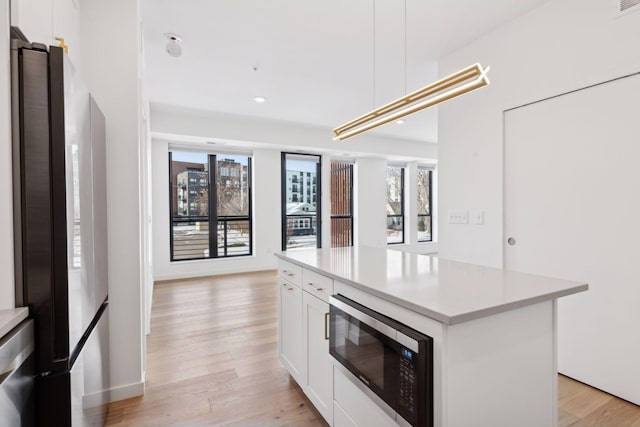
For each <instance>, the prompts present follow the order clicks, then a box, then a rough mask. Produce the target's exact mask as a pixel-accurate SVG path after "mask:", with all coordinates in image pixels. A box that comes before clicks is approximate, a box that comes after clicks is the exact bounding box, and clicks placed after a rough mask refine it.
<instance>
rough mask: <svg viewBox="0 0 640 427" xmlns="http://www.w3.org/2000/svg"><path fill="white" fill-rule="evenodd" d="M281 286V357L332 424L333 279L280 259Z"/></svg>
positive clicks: (279, 346)
mask: <svg viewBox="0 0 640 427" xmlns="http://www.w3.org/2000/svg"><path fill="white" fill-rule="evenodd" d="M278 286H279V299H278V301H279V305H278V310H279V316H278V335H279V336H278V350H279V353H280V361H281V362H282V364H283V365H284V366H285V367H286V368H287V370H288V371H289V373H290V374H291V376H292V377H293V378H294V379H295V380H296V382H297V383H298V384H299V385H300V387H301V388H302V390H303V391H304V393H305V394H306V395H307V397H308V398H309V400H310V401H311V403H313V405H314V406H315V407H316V409H317V410H318V412H320V414H322V416H323V417H324V419H325V420H327V422H328V423H329V424H330V425H333V365H332V364H331V361H330V359H329V303H328V301H329V295H331V293H332V292H333V280H332V279H330V278H328V277H326V276H322V275H320V274H317V273H314V272H313V271H309V270H306V269H303V268H302V267H299V266H297V265H295V264H291V263H288V262H286V261H280V262H279V263H278Z"/></svg>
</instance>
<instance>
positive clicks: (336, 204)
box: [331, 162, 353, 248]
mask: <svg viewBox="0 0 640 427" xmlns="http://www.w3.org/2000/svg"><path fill="white" fill-rule="evenodd" d="M352 193H353V165H352V164H350V163H342V162H331V247H332V248H337V247H342V246H353V200H352V199H353V194H352Z"/></svg>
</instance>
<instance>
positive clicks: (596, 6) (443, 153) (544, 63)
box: [438, 0, 640, 266]
mask: <svg viewBox="0 0 640 427" xmlns="http://www.w3.org/2000/svg"><path fill="white" fill-rule="evenodd" d="M638 41H640V12H633V13H629V14H627V15H625V16H623V17H620V18H617V19H615V18H614V17H613V7H612V2H610V1H608V0H606V1H604V0H603V1H596V0H588V1H584V0H552V1H549V2H548V3H545V4H543V5H542V6H540V7H539V8H537V9H534V10H533V11H531V12H530V13H528V14H526V15H524V16H522V17H520V18H519V19H517V20H515V21H513V22H510V23H508V24H507V25H505V26H503V27H501V28H500V29H498V30H496V31H494V32H492V33H490V34H488V35H486V36H485V37H482V38H480V39H478V40H476V41H475V42H473V43H471V44H470V45H468V46H466V47H464V48H462V49H460V50H458V51H457V52H454V53H453V54H451V55H449V56H447V57H445V58H443V59H442V60H441V62H440V67H439V69H440V73H441V75H448V74H450V73H451V72H453V71H455V70H458V69H460V68H462V67H464V66H467V65H469V64H471V63H474V62H480V63H482V65H485V66H486V65H490V66H491V71H490V73H489V79H490V80H491V85H490V86H488V87H486V88H483V89H481V90H479V91H476V92H473V93H471V94H468V95H465V96H463V97H461V98H458V99H454V100H452V101H449V102H448V103H445V104H444V105H442V106H440V107H439V119H438V128H439V144H438V164H439V166H438V169H439V180H440V194H439V203H440V212H441V214H440V219H439V223H438V225H439V233H440V238H439V251H440V254H441V255H442V256H443V257H446V258H450V259H456V260H462V261H468V262H474V263H479V264H486V265H492V266H501V265H502V209H503V199H502V188H503V187H502V185H503V175H502V168H503V154H502V149H503V135H502V130H503V127H502V126H503V118H502V112H503V111H504V110H505V109H508V108H511V107H515V106H518V105H522V104H524V103H527V102H530V101H534V100H538V99H542V98H545V97H548V96H552V95H556V94H559V93H563V92H566V91H570V90H573V89H577V88H580V87H583V86H586V85H589V84H593V83H597V82H601V81H604V80H607V79H611V78H614V77H618V76H621V75H625V74H629V73H632V72H637V71H640V53H639V52H640V51H639V50H638ZM611 143H612V144H613V143H614V141H611ZM602 149H612V148H609V147H602ZM638 156H640V146H638ZM573 167H580V165H567V173H571V168H573ZM454 209H465V210H469V211H473V210H484V211H485V224H484V225H482V226H479V225H473V224H466V225H454V224H448V223H447V219H448V218H447V216H448V212H449V211H450V210H454Z"/></svg>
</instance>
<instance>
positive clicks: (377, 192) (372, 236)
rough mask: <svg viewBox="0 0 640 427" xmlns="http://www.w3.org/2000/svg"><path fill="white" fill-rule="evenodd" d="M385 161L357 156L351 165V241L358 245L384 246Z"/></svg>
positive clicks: (385, 220)
mask: <svg viewBox="0 0 640 427" xmlns="http://www.w3.org/2000/svg"><path fill="white" fill-rule="evenodd" d="M386 168H387V162H386V161H385V160H384V159H374V158H367V157H361V158H358V159H357V162H356V168H355V178H356V179H355V182H354V192H355V200H356V203H355V212H354V214H355V227H354V228H355V237H356V239H355V243H356V245H360V246H374V247H386V245H387V236H386V229H387V211H386V205H387V193H386V188H387V187H386V182H387V173H386V172H387V169H386Z"/></svg>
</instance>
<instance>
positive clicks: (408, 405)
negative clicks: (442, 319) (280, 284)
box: [329, 295, 433, 427]
mask: <svg viewBox="0 0 640 427" xmlns="http://www.w3.org/2000/svg"><path fill="white" fill-rule="evenodd" d="M329 303H330V307H329V312H330V320H329V323H330V334H329V336H330V340H329V353H330V354H331V356H332V357H333V358H334V359H335V361H336V362H337V363H336V364H335V366H337V367H339V368H341V370H342V372H343V373H345V375H346V376H347V377H349V378H350V379H351V380H352V381H353V382H354V384H356V386H358V388H360V389H361V390H362V391H363V392H364V393H365V394H367V395H368V396H369V397H370V398H371V399H372V400H374V401H375V402H376V403H377V404H378V405H379V406H380V407H381V408H382V409H384V410H385V412H386V413H387V414H389V416H391V417H392V418H393V419H395V420H396V422H397V423H398V424H400V425H407V426H414V427H431V426H433V339H432V338H431V337H429V336H427V335H424V334H421V333H419V332H417V331H415V330H414V329H411V328H409V327H407V326H405V325H403V324H401V323H399V322H397V321H395V320H393V319H391V318H389V317H387V316H384V315H382V314H380V313H377V312H375V311H373V310H370V309H369V308H367V307H364V306H362V305H360V304H358V303H356V302H355V301H352V300H350V299H348V298H345V297H344V296H342V295H334V296H332V297H330V299H329Z"/></svg>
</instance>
